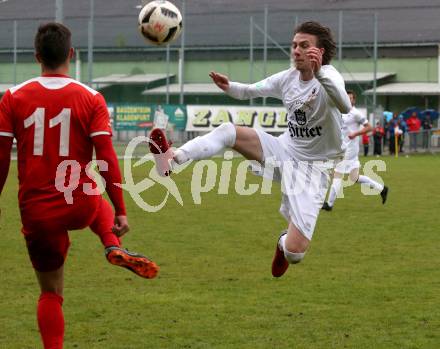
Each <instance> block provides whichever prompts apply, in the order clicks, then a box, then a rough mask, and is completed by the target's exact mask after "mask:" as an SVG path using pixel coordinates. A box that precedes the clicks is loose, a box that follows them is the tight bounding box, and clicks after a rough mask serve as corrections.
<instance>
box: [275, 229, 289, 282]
mask: <svg viewBox="0 0 440 349" xmlns="http://www.w3.org/2000/svg"><path fill="white" fill-rule="evenodd" d="M286 234H287V230H284V231H283V232H282V233H281V235H280V237H279V239H278V241H277V246H276V247H275V254H274V256H273V260H272V276H273V277H276V278H278V277H280V276H282V275H283V274H284V273H285V272H286V270H287V268H289V262H287V259H286V258H285V257H284V249H283V246H282V245H280V244H281V238H282V237H283V236H284V235H286Z"/></svg>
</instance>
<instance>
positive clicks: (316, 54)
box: [306, 47, 323, 74]
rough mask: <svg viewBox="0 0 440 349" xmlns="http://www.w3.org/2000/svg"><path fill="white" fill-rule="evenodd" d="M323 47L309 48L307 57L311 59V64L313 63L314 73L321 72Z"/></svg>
mask: <svg viewBox="0 0 440 349" xmlns="http://www.w3.org/2000/svg"><path fill="white" fill-rule="evenodd" d="M322 53H323V51H322V49H320V48H318V47H310V48H309V49H308V50H307V53H306V55H307V57H308V58H309V59H310V64H311V65H312V71H313V73H314V74H316V73H317V72H319V70H320V69H321V67H322Z"/></svg>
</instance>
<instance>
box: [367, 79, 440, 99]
mask: <svg viewBox="0 0 440 349" xmlns="http://www.w3.org/2000/svg"><path fill="white" fill-rule="evenodd" d="M373 93H374V90H373V89H370V90H367V91H365V92H364V94H366V95H372V94H373ZM376 94H377V95H379V96H406V95H416V96H440V84H438V83H435V82H405V83H393V84H386V85H382V86H379V87H378V88H377V89H376Z"/></svg>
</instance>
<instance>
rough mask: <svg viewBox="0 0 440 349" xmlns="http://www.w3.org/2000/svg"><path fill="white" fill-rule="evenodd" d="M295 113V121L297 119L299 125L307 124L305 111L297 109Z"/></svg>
mask: <svg viewBox="0 0 440 349" xmlns="http://www.w3.org/2000/svg"><path fill="white" fill-rule="evenodd" d="M293 113H294V114H295V119H296V122H297V123H298V125H300V126H304V125H305V124H307V118H306V112H305V111H303V110H301V109H296V110H295V111H294V112H293Z"/></svg>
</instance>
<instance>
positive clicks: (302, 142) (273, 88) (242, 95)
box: [227, 65, 351, 161]
mask: <svg viewBox="0 0 440 349" xmlns="http://www.w3.org/2000/svg"><path fill="white" fill-rule="evenodd" d="M227 93H228V94H229V95H230V96H231V97H233V98H236V99H249V98H255V97H274V98H278V99H280V100H282V101H283V104H284V106H285V107H286V109H287V112H288V114H287V120H288V129H287V130H286V132H284V133H283V134H282V135H281V136H280V137H279V138H280V141H281V144H283V146H284V147H285V148H286V150H287V151H288V153H289V154H291V155H292V157H293V158H295V159H297V160H300V161H314V160H317V161H326V160H329V159H336V158H341V157H342V156H343V154H344V144H343V138H342V133H341V128H342V117H341V113H348V112H349V110H350V108H351V104H350V100H349V98H348V95H347V93H346V92H345V84H344V79H343V78H342V76H341V75H340V74H339V72H338V71H337V70H336V69H335V68H334V67H333V66H331V65H324V66H322V67H321V69H320V71H319V72H318V73H317V74H315V78H313V79H312V80H309V81H302V80H301V78H300V72H299V71H298V70H296V69H295V68H291V69H288V70H285V71H282V72H280V73H277V74H275V75H272V76H270V77H268V78H266V79H264V80H262V81H260V82H257V83H255V84H251V85H249V84H241V83H237V82H230V83H229V89H228V91H227Z"/></svg>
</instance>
